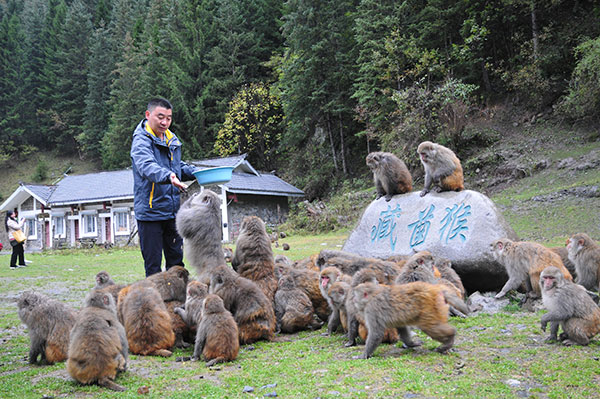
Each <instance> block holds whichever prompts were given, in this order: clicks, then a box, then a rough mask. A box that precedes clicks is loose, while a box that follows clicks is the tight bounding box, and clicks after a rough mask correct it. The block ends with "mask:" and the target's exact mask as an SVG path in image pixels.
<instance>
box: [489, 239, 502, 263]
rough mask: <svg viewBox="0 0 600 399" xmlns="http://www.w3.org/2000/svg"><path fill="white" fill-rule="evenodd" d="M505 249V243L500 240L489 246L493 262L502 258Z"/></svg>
mask: <svg viewBox="0 0 600 399" xmlns="http://www.w3.org/2000/svg"><path fill="white" fill-rule="evenodd" d="M505 249H506V243H505V242H504V241H502V240H496V241H494V242H493V243H491V244H490V251H491V252H492V256H493V257H494V260H497V261H498V260H500V259H502V257H503V256H504V251H505Z"/></svg>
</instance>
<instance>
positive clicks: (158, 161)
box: [131, 98, 195, 277]
mask: <svg viewBox="0 0 600 399" xmlns="http://www.w3.org/2000/svg"><path fill="white" fill-rule="evenodd" d="M172 108H173V107H172V106H171V103H169V101H167V100H165V99H163V98H156V99H153V100H151V101H150V102H149V103H148V109H147V110H146V118H145V119H144V120H142V121H141V122H140V124H139V125H138V126H137V127H136V128H135V131H134V132H133V142H132V143H131V164H132V168H133V193H134V211H135V218H136V219H137V225H138V235H139V239H140V247H141V250H142V257H143V258H144V268H145V269H146V277H148V276H150V275H152V274H155V273H159V272H160V271H161V260H162V252H163V250H164V253H165V268H166V269H167V270H168V269H169V268H170V267H171V266H175V265H181V266H183V250H182V245H183V239H182V238H181V237H180V236H179V234H177V230H176V228H175V214H176V213H177V211H178V210H179V190H185V189H186V188H187V185H186V184H184V183H182V182H181V180H191V179H194V176H193V174H192V173H193V172H194V170H195V169H194V167H193V166H190V165H188V164H186V163H185V162H182V161H181V142H180V141H179V139H177V137H176V136H175V135H174V134H173V132H171V131H170V130H169V126H171V121H172V118H173V110H172Z"/></svg>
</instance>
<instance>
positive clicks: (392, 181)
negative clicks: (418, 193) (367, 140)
mask: <svg viewBox="0 0 600 399" xmlns="http://www.w3.org/2000/svg"><path fill="white" fill-rule="evenodd" d="M366 161H367V166H368V167H369V169H371V172H373V180H374V182H375V188H376V189H377V197H376V198H375V199H379V198H381V197H383V196H385V200H386V202H389V201H390V200H391V199H392V197H393V196H394V195H396V194H405V193H409V192H410V191H411V190H412V176H411V175H410V172H409V171H408V168H407V167H406V165H405V164H404V162H402V160H401V159H399V158H398V157H397V156H395V155H394V154H392V153H390V152H371V153H370V154H369V155H367V158H366Z"/></svg>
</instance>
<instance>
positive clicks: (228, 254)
mask: <svg viewBox="0 0 600 399" xmlns="http://www.w3.org/2000/svg"><path fill="white" fill-rule="evenodd" d="M223 256H224V257H225V262H226V263H231V260H232V259H233V249H231V248H229V247H223Z"/></svg>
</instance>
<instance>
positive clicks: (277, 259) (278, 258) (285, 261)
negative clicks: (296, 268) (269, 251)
mask: <svg viewBox="0 0 600 399" xmlns="http://www.w3.org/2000/svg"><path fill="white" fill-rule="evenodd" d="M275 263H276V264H277V263H283V264H284V265H287V266H291V265H292V264H293V262H292V261H291V260H290V258H288V257H287V256H285V255H280V254H279V255H275ZM276 277H277V276H276Z"/></svg>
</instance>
